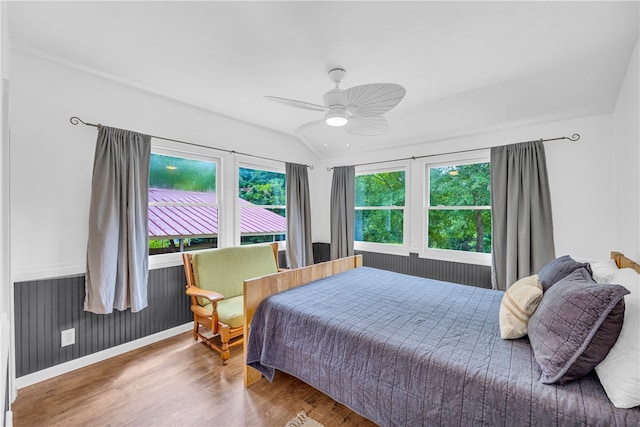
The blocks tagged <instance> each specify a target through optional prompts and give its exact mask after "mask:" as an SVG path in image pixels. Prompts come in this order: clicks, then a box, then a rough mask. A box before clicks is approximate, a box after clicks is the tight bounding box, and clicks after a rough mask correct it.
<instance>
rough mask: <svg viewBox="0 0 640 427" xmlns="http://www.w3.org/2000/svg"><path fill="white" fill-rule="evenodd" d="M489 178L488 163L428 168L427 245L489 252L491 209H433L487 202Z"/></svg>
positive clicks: (486, 203)
mask: <svg viewBox="0 0 640 427" xmlns="http://www.w3.org/2000/svg"><path fill="white" fill-rule="evenodd" d="M452 172H453V173H452ZM490 180H491V172H490V164H489V163H473V164H468V165H457V166H443V167H439V168H431V169H430V173H429V188H430V205H431V207H432V209H430V210H429V247H430V248H438V249H452V250H459V251H467V252H484V253H490V252H491V211H490V210H488V209H455V210H450V209H441V210H438V209H433V208H434V207H438V206H442V207H445V206H447V207H448V206H460V207H463V206H490V205H491V183H490Z"/></svg>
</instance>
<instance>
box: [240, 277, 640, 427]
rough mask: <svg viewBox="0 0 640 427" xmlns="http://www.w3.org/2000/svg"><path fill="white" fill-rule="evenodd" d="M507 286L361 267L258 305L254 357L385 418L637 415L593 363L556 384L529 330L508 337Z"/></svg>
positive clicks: (593, 422) (633, 421) (448, 420)
mask: <svg viewBox="0 0 640 427" xmlns="http://www.w3.org/2000/svg"><path fill="white" fill-rule="evenodd" d="M502 295H503V293H502V292H500V291H494V290H489V289H481V288H476V287H471V286H463V285H456V284H452V283H446V282H440V281H435V280H429V279H423V278H418V277H413V276H407V275H403V274H398V273H392V272H388V271H383V270H376V269H371V268H367V267H362V268H357V269H354V270H350V271H347V272H345V273H342V274H338V275H335V276H332V277H329V278H326V279H322V280H319V281H317V282H314V283H311V284H309V285H305V286H301V287H299V288H295V289H291V290H288V291H285V292H282V293H280V294H276V295H272V296H271V297H269V298H268V299H266V300H265V301H263V302H262V304H261V305H260V306H259V307H258V309H257V311H256V313H255V315H254V318H253V322H252V324H251V330H250V334H249V338H248V349H247V350H248V351H247V364H249V365H250V366H253V367H254V368H256V369H258V370H259V371H261V372H262V373H263V375H265V376H266V377H267V378H268V379H269V380H272V379H273V375H274V370H276V369H277V370H280V371H283V372H286V373H288V374H290V375H293V376H295V377H297V378H299V379H301V380H302V381H304V382H306V383H308V384H310V385H312V386H313V387H315V388H317V389H319V390H320V391H322V392H324V393H326V394H327V395H329V396H331V397H332V398H333V399H335V400H336V401H338V402H340V403H342V404H344V405H346V406H348V407H349V408H351V409H352V410H354V411H355V412H357V413H359V414H361V415H363V416H364V417H367V418H369V419H370V420H372V421H374V422H375V423H377V424H379V425H382V426H420V425H424V426H472V425H476V426H479V425H482V426H509V427H511V426H530V425H535V426H573V425H580V426H582V425H589V426H611V425H618V426H638V425H640V408H635V409H630V410H629V409H628V410H624V409H617V408H615V407H614V406H613V405H611V403H610V402H609V400H608V398H607V396H606V394H605V392H604V390H603V389H602V386H601V385H600V382H599V381H598V379H597V377H596V376H595V374H594V373H591V374H589V375H588V376H587V377H585V378H582V379H581V380H578V381H574V382H572V383H568V384H565V385H559V386H557V385H545V384H542V383H541V382H540V381H539V378H540V373H541V372H540V369H539V368H538V365H537V363H536V361H535V359H534V358H533V353H532V350H531V346H530V344H529V341H528V340H527V338H523V339H519V340H509V341H505V340H502V339H501V338H500V332H499V326H498V311H499V307H500V300H501V298H502Z"/></svg>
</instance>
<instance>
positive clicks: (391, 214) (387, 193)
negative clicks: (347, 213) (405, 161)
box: [355, 171, 405, 244]
mask: <svg viewBox="0 0 640 427" xmlns="http://www.w3.org/2000/svg"><path fill="white" fill-rule="evenodd" d="M355 197H356V200H355V203H356V206H359V207H369V206H376V207H377V206H404V202H405V173H404V171H394V172H380V173H374V174H368V175H358V176H356V180H355ZM403 223H404V210H402V209H358V210H356V214H355V240H357V241H360V242H375V243H391V244H402V243H403Z"/></svg>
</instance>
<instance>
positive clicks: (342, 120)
mask: <svg viewBox="0 0 640 427" xmlns="http://www.w3.org/2000/svg"><path fill="white" fill-rule="evenodd" d="M324 118H325V122H326V123H327V125H329V126H335V127H338V126H344V125H346V124H347V111H346V110H344V109H335V110H329V111H327V114H326V115H325V116H324Z"/></svg>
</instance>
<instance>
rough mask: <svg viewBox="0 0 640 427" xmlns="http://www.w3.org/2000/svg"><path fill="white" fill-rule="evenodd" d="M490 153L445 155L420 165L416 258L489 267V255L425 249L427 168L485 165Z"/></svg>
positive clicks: (432, 158)
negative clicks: (419, 232)
mask: <svg viewBox="0 0 640 427" xmlns="http://www.w3.org/2000/svg"><path fill="white" fill-rule="evenodd" d="M490 161H491V158H490V151H489V150H478V151H471V152H465V153H458V154H447V155H443V156H437V157H431V158H429V159H426V160H424V161H422V162H421V163H420V166H421V173H422V177H423V179H422V185H423V187H422V213H421V215H420V216H421V218H422V221H421V222H422V227H421V228H422V230H421V232H422V234H421V236H422V237H421V242H420V252H419V253H418V256H419V257H420V258H428V259H435V260H440V261H451V262H458V263H464V264H477V265H487V266H490V265H491V257H492V254H491V253H477V252H465V251H456V250H452V249H433V248H428V247H427V233H428V227H427V221H428V216H427V215H428V212H429V196H428V190H429V174H428V173H427V170H428V168H432V167H440V166H447V165H451V164H456V165H463V164H471V163H487V162H490ZM465 208H467V207H451V209H465ZM472 208H473V209H477V208H489V209H490V208H491V207H490V206H474V207H472ZM443 209H448V207H444V208H443Z"/></svg>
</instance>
